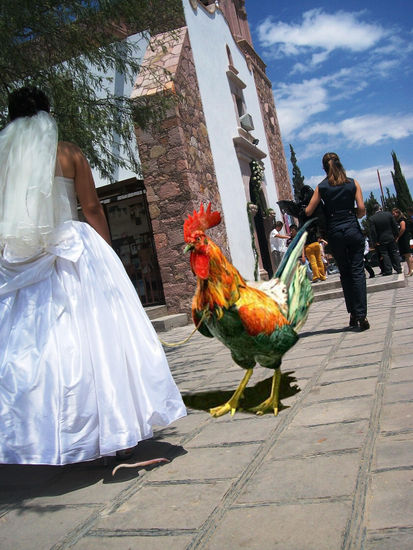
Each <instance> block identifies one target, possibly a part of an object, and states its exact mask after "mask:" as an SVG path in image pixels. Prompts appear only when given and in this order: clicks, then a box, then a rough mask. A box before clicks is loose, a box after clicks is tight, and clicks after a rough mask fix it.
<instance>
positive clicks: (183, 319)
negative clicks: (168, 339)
mask: <svg viewBox="0 0 413 550" xmlns="http://www.w3.org/2000/svg"><path fill="white" fill-rule="evenodd" d="M151 321H152V325H153V328H154V329H155V330H156V332H166V331H167V330H171V329H172V328H176V327H185V326H186V325H187V324H188V314H187V313H174V314H171V315H165V316H164V317H158V318H156V319H152V320H151Z"/></svg>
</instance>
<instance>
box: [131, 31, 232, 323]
mask: <svg viewBox="0 0 413 550" xmlns="http://www.w3.org/2000/svg"><path fill="white" fill-rule="evenodd" d="M156 42H164V41H163V40H161V41H157V40H156V39H155V40H154V46H153V50H152V49H151V48H150V47H149V48H148V49H147V54H146V55H145V59H144V62H143V67H144V68H145V66H146V68H148V67H149V66H150V65H152V68H153V67H154V66H155V67H156V68H158V69H159V71H158V73H157V75H156V74H155V72H156V71H155V72H153V71H152V72H151V71H149V72H148V71H145V70H143V71H142V72H141V75H144V76H139V77H138V79H137V81H136V85H135V90H134V93H133V97H136V98H139V97H142V96H144V97H145V99H146V100H147V99H150V98H151V97H152V98H153V99H154V100H156V96H157V94H164V93H172V94H173V96H174V97H175V98H176V101H175V102H174V104H173V106H172V107H170V108H169V110H168V113H167V115H166V116H165V118H164V120H163V122H162V123H161V124H160V125H159V126H154V127H152V128H151V130H150V131H148V130H146V131H143V130H141V129H139V128H137V129H136V137H137V143H138V147H139V156H140V159H141V163H142V173H143V178H144V182H145V188H146V192H147V200H148V206H149V212H150V217H151V221H152V229H153V234H154V241H155V247H156V251H157V256H158V262H159V268H160V272H161V278H162V283H163V290H164V295H165V301H166V304H167V306H168V311H169V313H174V312H182V311H189V308H190V304H191V300H192V296H193V294H194V291H195V283H196V279H195V276H194V275H193V274H192V271H191V269H190V265H189V257H188V256H185V255H184V254H183V248H184V246H185V243H184V238H183V223H184V221H185V219H186V217H187V215H188V214H192V213H193V210H198V209H199V207H200V204H201V203H203V204H204V206H206V205H207V204H208V203H209V202H211V204H212V208H213V209H214V210H218V211H220V212H221V213H222V207H221V199H220V194H219V190H218V185H217V179H216V175H215V170H214V163H213V158H212V153H211V149H210V143H209V138H208V131H207V128H206V123H205V117H204V114H203V110H202V103H201V98H200V93H199V88H198V82H197V77H196V72H195V65H194V60H193V56H192V51H191V46H190V42H189V37H188V32H187V29H186V28H185V27H184V28H181V29H179V30H178V31H177V32H176V35H175V36H174V37H168V39H167V41H166V44H167V48H166V51H165V48H164V49H163V50H160V49H159V48H157V46H156ZM164 45H165V43H164ZM149 73H151V74H150V75H149ZM148 75H149V76H148ZM208 234H209V235H210V236H211V238H213V240H214V241H215V242H216V243H217V244H218V245H219V246H220V247H221V248H222V249H223V251H224V253H226V255H227V256H228V257H230V256H229V249H228V243H227V238H226V230H225V220H224V219H223V220H222V222H221V224H220V225H219V226H217V227H216V228H214V229H211V230H209V232H208Z"/></svg>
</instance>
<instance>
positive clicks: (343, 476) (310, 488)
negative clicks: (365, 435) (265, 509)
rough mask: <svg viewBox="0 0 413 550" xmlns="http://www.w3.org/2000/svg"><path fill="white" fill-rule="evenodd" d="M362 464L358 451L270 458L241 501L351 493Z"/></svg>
mask: <svg viewBox="0 0 413 550" xmlns="http://www.w3.org/2000/svg"><path fill="white" fill-rule="evenodd" d="M358 466H359V457H358V453H351V454H343V455H340V454H337V455H332V456H317V457H309V458H304V459H290V460H288V461H287V460H274V461H266V462H265V463H264V464H263V465H262V466H261V468H260V469H259V470H258V471H257V473H256V474H255V475H254V476H253V477H252V478H251V479H250V480H249V482H248V485H247V486H246V487H245V489H244V491H243V492H242V493H241V495H240V497H239V499H238V503H259V502H267V501H268V502H278V501H281V502H285V501H291V500H295V499H301V498H321V497H324V498H325V497H332V496H343V495H351V493H352V492H353V490H354V486H355V482H356V476H357V471H358Z"/></svg>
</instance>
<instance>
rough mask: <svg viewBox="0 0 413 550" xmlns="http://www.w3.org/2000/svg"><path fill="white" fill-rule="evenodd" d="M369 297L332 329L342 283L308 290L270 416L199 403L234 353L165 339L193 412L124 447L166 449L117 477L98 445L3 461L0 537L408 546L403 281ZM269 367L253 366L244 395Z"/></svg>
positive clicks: (411, 510) (412, 442) (223, 381)
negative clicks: (68, 456)
mask: <svg viewBox="0 0 413 550" xmlns="http://www.w3.org/2000/svg"><path fill="white" fill-rule="evenodd" d="M368 301H369V320H370V323H371V325H372V328H371V329H370V330H369V331H366V332H353V331H348V330H343V329H344V327H345V326H346V324H347V321H348V317H347V314H346V313H345V308H344V303H343V300H342V299H334V300H329V301H324V302H319V303H316V304H314V305H313V307H312V310H311V313H310V316H309V319H308V321H307V323H306V325H305V326H304V328H303V330H302V332H301V338H300V340H299V342H298V343H297V345H296V346H295V347H294V348H293V349H292V350H290V352H289V353H288V354H287V355H286V356H285V358H284V361H283V365H282V372H283V379H282V387H281V402H282V407H281V410H280V413H279V415H278V417H274V416H272V415H265V416H264V417H256V416H254V415H252V414H249V413H242V412H239V413H237V414H236V415H235V416H234V417H232V418H231V417H230V416H228V415H227V416H224V417H222V418H219V419H213V418H211V417H210V416H209V414H208V413H207V412H205V410H204V409H205V408H207V407H208V406H211V405H217V404H220V403H221V402H224V401H225V400H226V399H227V397H228V396H229V395H230V392H231V390H233V389H234V388H235V387H236V386H237V385H238V383H239V381H240V379H241V376H242V371H241V369H240V368H238V367H237V366H236V365H234V364H232V363H231V360H230V356H229V353H228V352H227V350H226V349H225V348H224V347H223V346H222V345H221V344H220V343H219V342H217V341H216V340H209V339H206V338H204V337H202V336H201V335H199V334H196V335H195V336H194V337H193V338H192V340H190V342H189V343H187V344H185V345H183V346H181V347H177V348H172V349H170V350H168V351H167V353H168V357H169V361H170V364H171V368H172V370H173V373H174V376H175V379H176V381H177V383H178V385H179V387H180V389H181V391H182V392H183V393H184V394H185V396H186V401H187V403H188V404H189V405H190V408H188V412H189V414H188V416H187V417H186V418H184V419H181V420H179V421H178V422H176V423H175V424H174V425H172V426H170V427H168V428H165V429H163V430H159V431H158V432H156V434H155V437H154V439H153V440H150V441H146V442H143V443H141V444H139V445H138V447H137V451H136V454H135V457H134V459H135V460H140V459H145V458H149V457H151V458H153V457H159V456H166V457H168V458H170V459H171V462H170V463H169V464H166V465H163V466H159V467H156V468H152V469H147V470H144V469H141V470H135V469H133V470H132V469H127V470H121V471H119V472H118V473H117V474H116V475H115V477H113V478H112V477H111V470H112V467H113V463H110V464H104V462H103V461H96V462H93V463H84V464H78V465H73V466H67V467H40V466H37V467H32V466H0V490H1V492H0V505H1V508H0V548H1V550H28V549H30V550H37V549H39V550H46V549H53V550H57V549H66V548H74V549H76V550H95V549H96V550H97V549H100V550H106V549H118V548H119V549H121V550H127V549H133V550H135V549H136V550H146V549H151V550H158V549H160V550H164V549H168V550H169V549H171V548H173V549H174V550H181V549H182V550H183V549H187V550H189V549H195V548H197V549H198V548H199V549H201V548H202V549H208V550H224V549H226V548H244V549H246V550H255V549H257V550H258V549H259V550H263V549H264V548H265V549H267V550H272V549H281V550H313V549H314V550H324V549H325V550H336V549H337V550H350V549H366V550H373V549H374V550H379V549H380V550H384V549H385V550H390V549H392V550H393V549H397V550H407V549H409V550H410V549H411V548H413V406H412V405H413V281H412V280H409V284H408V286H406V287H405V288H397V289H392V290H386V291H384V292H376V293H373V294H369V296H368ZM190 331H191V327H183V328H178V329H174V330H172V331H169V332H167V333H162V334H161V335H160V336H161V338H162V339H164V340H165V341H169V342H173V341H178V340H180V339H182V338H184V337H185V336H187V335H188V334H189V333H190ZM270 376H271V372H270V371H268V370H266V369H263V368H257V369H256V372H255V373H254V376H253V378H252V379H251V381H250V384H249V388H248V389H247V392H246V394H245V398H246V400H247V401H249V403H250V404H252V403H253V402H254V401H257V400H258V401H259V400H261V399H262V398H264V397H266V396H267V394H268V392H269V377H270ZM263 396H264V397H263Z"/></svg>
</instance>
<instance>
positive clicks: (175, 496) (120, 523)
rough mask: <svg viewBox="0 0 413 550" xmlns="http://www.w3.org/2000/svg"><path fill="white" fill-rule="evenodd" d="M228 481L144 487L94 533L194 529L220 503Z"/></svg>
mask: <svg viewBox="0 0 413 550" xmlns="http://www.w3.org/2000/svg"><path fill="white" fill-rule="evenodd" d="M230 484H231V482H230V481H214V482H211V483H197V484H195V483H193V484H170V485H163V486H156V487H153V486H146V487H143V488H142V489H141V490H140V491H139V492H138V493H136V494H135V495H133V496H132V497H130V498H129V499H128V500H127V501H126V502H125V503H124V504H122V506H120V507H119V508H118V509H117V510H116V511H115V512H113V513H111V514H108V515H107V516H103V517H102V518H101V520H100V521H99V522H98V523H97V524H96V525H94V528H95V529H110V530H113V529H121V530H122V529H197V528H198V527H200V525H202V524H203V523H204V521H205V520H206V519H207V517H208V516H209V515H210V514H211V512H212V511H213V510H214V508H215V507H216V505H217V503H218V502H219V501H220V500H221V499H222V497H223V496H224V494H225V493H226V491H227V490H228V488H229V487H230Z"/></svg>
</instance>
